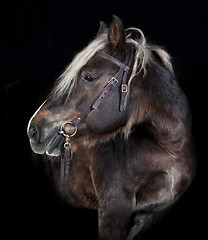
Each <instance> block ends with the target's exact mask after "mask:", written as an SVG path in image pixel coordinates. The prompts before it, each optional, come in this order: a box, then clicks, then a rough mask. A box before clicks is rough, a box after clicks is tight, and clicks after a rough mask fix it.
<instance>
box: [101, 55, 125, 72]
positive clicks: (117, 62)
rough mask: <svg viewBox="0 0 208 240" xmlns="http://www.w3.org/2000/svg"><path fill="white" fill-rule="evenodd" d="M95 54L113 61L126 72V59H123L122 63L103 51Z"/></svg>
mask: <svg viewBox="0 0 208 240" xmlns="http://www.w3.org/2000/svg"><path fill="white" fill-rule="evenodd" d="M96 55H97V56H100V57H102V58H104V59H106V60H109V61H111V62H113V63H114V64H116V65H117V66H119V67H120V68H122V69H123V70H124V71H125V72H128V71H129V70H130V67H129V66H127V65H126V64H127V63H126V61H125V63H122V62H121V61H119V60H118V59H116V58H114V57H113V56H111V55H109V54H107V53H105V52H103V51H98V52H97V53H96Z"/></svg>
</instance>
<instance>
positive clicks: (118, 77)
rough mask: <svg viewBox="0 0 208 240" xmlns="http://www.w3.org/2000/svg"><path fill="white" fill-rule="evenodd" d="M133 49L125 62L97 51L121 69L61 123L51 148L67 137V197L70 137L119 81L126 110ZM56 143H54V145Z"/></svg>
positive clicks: (63, 187) (63, 180)
mask: <svg viewBox="0 0 208 240" xmlns="http://www.w3.org/2000/svg"><path fill="white" fill-rule="evenodd" d="M133 55H134V54H133V49H132V48H130V53H129V54H128V55H127V57H126V59H125V61H124V63H123V62H121V61H119V60H118V59H116V58H115V57H113V56H111V55H109V54H107V53H105V52H103V51H98V52H97V53H96V56H99V57H101V58H104V59H106V60H108V61H111V62H112V63H114V64H116V65H117V66H119V70H118V71H117V72H116V73H115V75H114V76H112V77H111V78H110V79H109V80H108V82H107V84H106V85H105V87H104V88H103V90H102V91H101V93H100V94H99V95H98V96H97V97H96V98H94V99H93V100H92V101H91V102H90V104H89V105H88V106H87V107H86V108H85V109H84V110H83V111H82V112H81V113H80V114H79V115H78V116H77V117H75V118H74V119H73V120H72V121H69V122H65V123H63V124H62V125H61V128H60V131H59V133H58V135H57V136H56V138H55V139H54V141H53V143H52V146H51V149H52V148H53V147H54V145H57V144H58V143H60V139H63V137H65V143H64V156H63V157H62V158H61V170H60V192H61V193H62V194H63V195H64V196H65V197H66V194H67V190H68V185H67V182H68V179H69V166H70V160H71V159H72V157H73V152H72V150H71V144H70V138H71V137H73V136H74V135H75V134H76V133H77V126H78V124H79V123H80V122H81V121H82V120H83V119H84V118H85V117H87V115H88V114H90V113H91V112H92V111H93V110H94V109H97V108H98V106H99V105H100V104H101V102H102V101H103V99H104V98H105V97H106V96H107V95H108V94H109V93H110V92H111V91H112V90H113V88H114V87H115V86H116V85H117V83H118V82H119V81H121V99H120V111H121V112H122V111H123V110H125V101H126V97H127V92H128V86H127V81H128V79H127V75H128V73H129V71H130V70H131V68H130V67H131V65H132V62H133ZM67 125H71V126H72V127H73V128H74V132H73V133H72V134H68V133H67V131H66V130H65V127H66V126H67ZM53 144H54V145H53Z"/></svg>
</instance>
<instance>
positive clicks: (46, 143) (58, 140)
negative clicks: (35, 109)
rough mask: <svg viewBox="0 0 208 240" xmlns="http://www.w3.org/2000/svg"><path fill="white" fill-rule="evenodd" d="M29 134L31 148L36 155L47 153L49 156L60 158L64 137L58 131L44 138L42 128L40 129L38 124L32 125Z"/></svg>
mask: <svg viewBox="0 0 208 240" xmlns="http://www.w3.org/2000/svg"><path fill="white" fill-rule="evenodd" d="M27 134H28V137H29V140H30V146H31V148H32V150H33V151H34V152H35V153H37V154H44V153H46V154H47V155H49V156H59V155H60V154H61V146H62V145H63V141H64V136H63V135H61V134H58V131H57V130H56V131H53V132H50V133H49V134H48V135H47V137H45V138H43V132H42V130H41V128H39V126H38V125H37V124H31V125H30V127H29V129H28V132H27Z"/></svg>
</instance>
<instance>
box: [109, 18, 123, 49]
mask: <svg viewBox="0 0 208 240" xmlns="http://www.w3.org/2000/svg"><path fill="white" fill-rule="evenodd" d="M108 40H109V44H110V50H111V51H112V52H114V51H115V50H117V49H121V48H123V47H124V45H125V44H126V36H125V29H124V26H123V23H122V21H121V20H120V18H119V17H117V16H115V15H113V20H112V23H111V24H110V27H109V31H108Z"/></svg>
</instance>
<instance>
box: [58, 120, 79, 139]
mask: <svg viewBox="0 0 208 240" xmlns="http://www.w3.org/2000/svg"><path fill="white" fill-rule="evenodd" d="M68 124H69V125H71V126H73V127H74V132H73V133H72V134H70V135H69V134H66V131H65V129H64V128H65V126H66V125H68ZM76 133H77V126H74V124H73V123H72V122H65V123H63V124H62V125H61V130H60V132H59V134H62V135H63V136H64V137H73V136H74V135H75V134H76Z"/></svg>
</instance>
